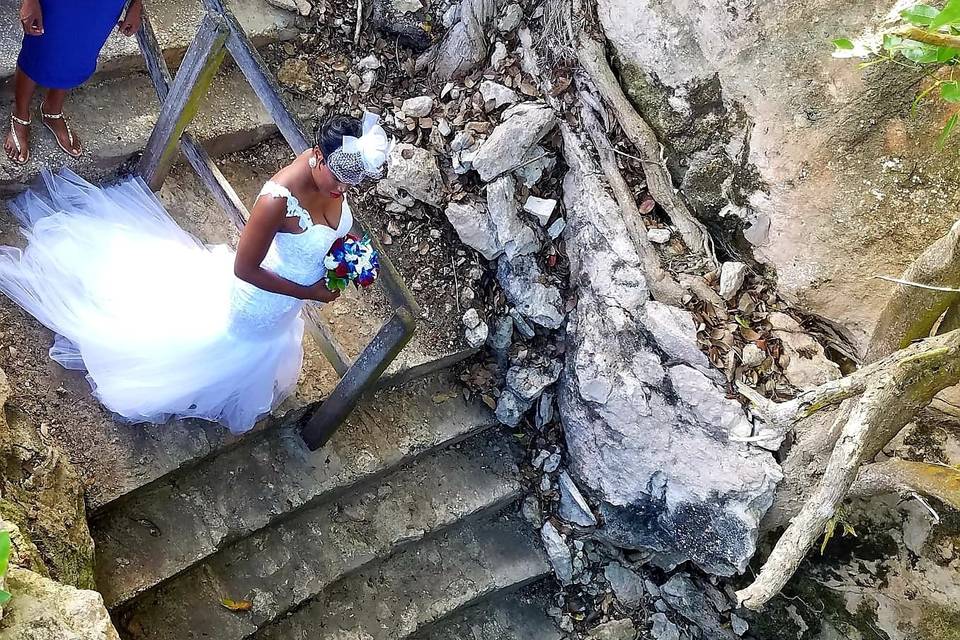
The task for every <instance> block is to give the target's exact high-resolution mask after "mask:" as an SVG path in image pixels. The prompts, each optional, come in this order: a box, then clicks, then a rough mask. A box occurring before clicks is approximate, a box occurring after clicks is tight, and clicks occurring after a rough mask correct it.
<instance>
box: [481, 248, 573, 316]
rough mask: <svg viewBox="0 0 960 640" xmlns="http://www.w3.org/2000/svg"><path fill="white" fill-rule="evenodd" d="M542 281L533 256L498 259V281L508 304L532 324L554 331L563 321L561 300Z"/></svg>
mask: <svg viewBox="0 0 960 640" xmlns="http://www.w3.org/2000/svg"><path fill="white" fill-rule="evenodd" d="M542 279H543V274H542V273H541V271H540V267H539V266H538V265H537V262H536V260H535V259H534V258H533V257H531V256H517V257H516V258H515V259H513V260H508V259H505V258H500V262H499V263H498V266H497V281H498V282H499V283H500V286H501V287H502V288H503V293H504V294H505V295H506V296H507V300H509V301H510V304H512V305H513V306H515V307H516V308H517V310H518V311H519V312H520V313H521V314H522V315H523V316H524V317H525V318H528V319H530V320H531V321H532V322H535V323H537V324H539V325H540V326H542V327H546V328H547V329H557V328H558V327H559V326H560V324H561V323H562V322H563V311H562V307H563V301H562V300H561V299H560V291H559V290H558V289H557V288H556V287H553V286H549V285H545V284H543V283H542V282H541V281H542Z"/></svg>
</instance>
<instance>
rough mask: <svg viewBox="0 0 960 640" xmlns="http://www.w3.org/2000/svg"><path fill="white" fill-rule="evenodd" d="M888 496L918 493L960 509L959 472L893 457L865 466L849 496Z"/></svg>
mask: <svg viewBox="0 0 960 640" xmlns="http://www.w3.org/2000/svg"><path fill="white" fill-rule="evenodd" d="M886 493H895V494H897V495H900V496H901V497H904V498H907V497H910V496H912V495H913V494H915V493H919V494H922V495H926V496H930V497H931V498H936V499H937V500H939V501H940V502H942V503H943V504H946V505H949V506H951V507H953V508H954V509H960V470H958V469H955V468H953V467H948V466H947V465H943V464H931V463H929V462H909V461H907V460H898V459H896V458H894V459H892V460H886V461H884V462H877V463H874V464H868V465H864V466H863V468H862V469H860V474H859V475H858V476H857V480H856V482H854V483H853V485H852V486H851V487H850V491H849V492H848V494H847V495H849V496H850V497H854V498H868V497H871V496H876V495H881V494H886Z"/></svg>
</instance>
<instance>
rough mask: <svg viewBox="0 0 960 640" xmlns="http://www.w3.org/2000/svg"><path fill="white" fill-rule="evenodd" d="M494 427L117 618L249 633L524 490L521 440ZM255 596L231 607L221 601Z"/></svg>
mask: <svg viewBox="0 0 960 640" xmlns="http://www.w3.org/2000/svg"><path fill="white" fill-rule="evenodd" d="M500 440H502V435H501V434H499V433H496V432H490V433H487V434H482V435H480V436H478V437H476V438H472V439H471V440H469V441H467V442H464V443H461V444H459V445H456V446H455V447H452V448H448V449H445V450H442V451H439V452H435V453H432V454H430V455H427V456H425V457H423V458H422V459H420V460H418V461H416V462H414V463H413V464H410V465H407V466H405V467H404V468H402V469H401V470H399V471H395V472H393V473H391V474H389V475H387V476H386V477H384V478H383V479H382V480H379V481H378V482H376V483H373V484H369V485H365V486H363V487H359V488H357V489H354V490H351V491H350V492H349V494H347V495H346V496H344V497H343V498H341V499H339V500H336V501H334V502H331V503H324V504H321V505H318V506H316V507H313V508H310V509H307V510H305V511H302V512H301V513H299V514H297V515H296V516H295V517H293V518H292V519H290V520H287V521H285V522H283V523H281V524H279V525H277V526H275V527H271V528H269V529H267V530H264V531H261V532H260V533H257V534H255V535H253V536H250V537H249V538H245V539H243V540H241V541H239V542H238V543H237V544H235V545H233V546H231V547H230V548H228V549H225V550H224V551H222V552H220V553H218V554H216V555H214V556H212V557H211V558H209V559H208V560H207V561H205V562H203V563H202V564H200V565H198V566H196V567H194V568H193V569H191V570H190V571H188V572H186V573H184V574H182V575H181V576H179V577H178V578H175V579H173V580H171V581H169V582H167V583H166V584H164V585H163V586H161V587H160V588H158V589H156V590H154V591H152V592H150V593H148V594H145V595H144V596H142V597H140V598H138V599H136V600H135V601H134V602H132V603H131V604H130V605H129V606H128V607H125V608H124V610H123V611H114V619H115V620H117V621H118V622H119V624H120V626H121V627H122V628H123V629H124V631H125V633H126V634H127V636H128V637H129V638H130V639H131V640H187V639H189V638H217V640H242V639H243V638H248V637H249V636H250V635H251V634H253V633H255V632H256V631H257V630H258V629H259V628H261V627H262V626H264V625H266V624H268V623H270V622H273V621H275V620H277V619H278V618H279V617H280V616H282V615H283V614H284V613H286V612H287V611H289V610H291V609H294V608H296V607H298V606H299V605H301V604H302V603H303V602H305V601H306V600H309V599H310V598H312V597H314V596H316V595H317V594H318V593H319V592H320V591H321V590H322V589H324V588H325V587H327V586H328V585H330V584H331V583H333V582H334V581H336V580H338V579H340V578H342V577H343V576H344V575H346V574H348V573H350V572H352V571H355V570H357V569H359V568H361V567H363V566H365V565H367V564H369V563H371V562H373V561H375V560H377V559H379V558H383V557H385V556H388V555H390V554H392V553H394V552H395V551H397V550H399V549H401V548H403V547H404V546H406V545H409V544H411V543H415V542H417V541H419V540H421V539H423V538H424V536H430V535H433V534H436V533H438V532H441V531H443V530H444V529H445V528H447V527H450V526H452V525H454V524H456V523H458V522H460V521H462V520H464V519H468V518H472V517H482V516H483V515H484V514H491V513H494V512H496V511H499V510H501V509H502V508H503V507H504V506H505V505H506V504H509V503H510V502H513V501H514V500H515V499H516V498H517V497H518V496H519V495H520V485H519V483H518V481H517V479H516V477H515V473H514V468H515V465H516V461H517V460H518V459H519V452H518V451H517V450H516V448H515V447H511V446H509V443H508V445H503V444H500V442H499V441H500ZM225 597H228V598H231V599H235V600H239V599H246V600H249V601H251V602H252V603H253V608H252V610H251V611H250V612H249V613H247V614H244V615H237V614H235V613H231V612H230V611H228V610H227V609H225V608H224V607H223V606H221V604H220V602H221V600H222V599H223V598H225Z"/></svg>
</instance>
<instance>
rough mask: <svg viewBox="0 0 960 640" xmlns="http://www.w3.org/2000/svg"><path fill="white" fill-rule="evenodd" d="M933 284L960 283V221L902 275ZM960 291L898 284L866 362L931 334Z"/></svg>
mask: <svg viewBox="0 0 960 640" xmlns="http://www.w3.org/2000/svg"><path fill="white" fill-rule="evenodd" d="M900 279H901V280H906V281H909V282H916V283H920V284H926V285H931V286H940V287H948V288H954V287H957V286H960V222H956V223H954V225H953V227H951V229H950V231H948V232H947V234H946V235H945V236H943V237H942V238H940V239H939V240H937V241H936V242H934V243H933V244H931V245H930V246H929V247H928V248H927V249H926V250H925V251H924V252H923V253H922V254H920V256H919V257H918V258H917V259H916V260H914V262H913V263H912V264H911V265H910V266H909V267H907V269H906V271H904V272H903V274H902V275H901V276H900ZM958 301H960V294H958V293H954V292H949V291H931V290H929V289H921V288H918V287H913V286H909V285H897V286H896V289H894V291H893V294H892V295H891V296H890V299H889V300H888V301H887V304H886V306H885V307H884V309H883V313H882V314H881V315H880V320H879V321H878V323H877V327H876V329H874V332H873V336H871V339H870V346H869V347H868V349H867V357H866V361H867V362H872V361H874V360H877V359H879V358H882V357H883V356H885V355H887V354H889V353H893V352H894V351H896V350H897V349H900V348H901V347H904V346H906V345H908V344H910V343H911V342H913V341H914V340H920V339H922V338H925V337H927V336H928V335H930V331H931V330H932V329H933V326H934V325H935V324H936V323H937V320H939V319H940V316H941V315H943V312H944V311H946V310H947V309H948V308H949V307H950V306H951V305H953V304H956V303H957V302H958Z"/></svg>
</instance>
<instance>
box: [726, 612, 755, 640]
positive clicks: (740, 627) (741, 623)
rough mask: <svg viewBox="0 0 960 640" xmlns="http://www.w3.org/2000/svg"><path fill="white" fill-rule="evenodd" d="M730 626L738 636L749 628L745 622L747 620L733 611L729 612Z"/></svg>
mask: <svg viewBox="0 0 960 640" xmlns="http://www.w3.org/2000/svg"><path fill="white" fill-rule="evenodd" d="M730 627H731V628H732V629H733V632H734V633H735V634H737V635H738V636H742V635H743V634H745V633H746V632H747V631H748V630H749V629H750V625H749V624H748V623H747V621H746V620H744V619H743V618H741V617H740V616H738V615H737V614H735V613H731V614H730Z"/></svg>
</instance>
